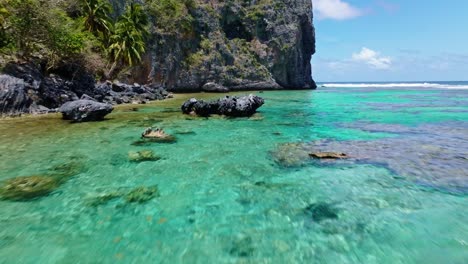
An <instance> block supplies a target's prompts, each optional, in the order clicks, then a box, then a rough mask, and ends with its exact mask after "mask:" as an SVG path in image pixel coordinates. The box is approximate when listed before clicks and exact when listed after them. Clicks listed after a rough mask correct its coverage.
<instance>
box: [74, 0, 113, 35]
mask: <svg viewBox="0 0 468 264" xmlns="http://www.w3.org/2000/svg"><path fill="white" fill-rule="evenodd" d="M81 1H82V12H83V20H84V27H85V29H87V30H88V31H90V32H92V33H93V34H94V35H95V36H97V37H102V38H103V40H104V41H107V40H108V38H109V36H110V34H111V31H112V19H111V17H110V14H111V11H112V7H111V5H110V4H109V2H108V1H106V0H81Z"/></svg>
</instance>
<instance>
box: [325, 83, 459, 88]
mask: <svg viewBox="0 0 468 264" xmlns="http://www.w3.org/2000/svg"><path fill="white" fill-rule="evenodd" d="M320 86H321V87H327V88H335V87H336V88H435V89H468V83H463V84H457V83H454V84H448V83H446V84H441V83H324V84H321V85H320Z"/></svg>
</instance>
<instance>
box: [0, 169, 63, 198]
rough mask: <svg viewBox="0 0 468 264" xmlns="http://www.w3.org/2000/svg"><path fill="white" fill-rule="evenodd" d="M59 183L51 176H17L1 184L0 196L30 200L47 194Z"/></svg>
mask: <svg viewBox="0 0 468 264" xmlns="http://www.w3.org/2000/svg"><path fill="white" fill-rule="evenodd" d="M59 185H60V184H59V182H58V181H57V180H56V179H55V178H54V177H51V176H43V175H37V176H27V177H17V178H13V179H8V180H6V181H5V182H3V184H1V186H0V197H1V198H2V199H5V200H13V201H22V200H31V199H35V198H39V197H42V196H46V195H48V194H49V193H51V192H52V191H54V190H55V189H56V188H57V187H58V186H59Z"/></svg>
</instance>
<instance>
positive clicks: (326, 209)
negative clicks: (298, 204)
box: [304, 202, 338, 222]
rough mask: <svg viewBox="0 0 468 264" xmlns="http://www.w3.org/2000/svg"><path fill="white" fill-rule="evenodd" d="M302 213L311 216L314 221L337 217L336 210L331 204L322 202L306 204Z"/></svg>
mask: <svg viewBox="0 0 468 264" xmlns="http://www.w3.org/2000/svg"><path fill="white" fill-rule="evenodd" d="M304 213H305V214H306V215H308V216H310V217H312V219H313V220H314V221H315V222H321V221H323V220H327V219H337V218H338V210H336V209H335V208H334V207H333V206H332V205H331V204H328V203H323V202H319V203H314V204H311V205H309V206H307V207H306V208H305V209H304Z"/></svg>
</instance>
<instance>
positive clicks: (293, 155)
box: [272, 143, 310, 167]
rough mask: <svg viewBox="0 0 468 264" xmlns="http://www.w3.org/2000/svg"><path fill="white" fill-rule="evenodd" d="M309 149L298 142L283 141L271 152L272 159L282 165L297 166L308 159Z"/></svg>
mask: <svg viewBox="0 0 468 264" xmlns="http://www.w3.org/2000/svg"><path fill="white" fill-rule="evenodd" d="M309 153H310V152H309V150H308V149H307V148H304V146H303V145H302V144H300V143H285V144H281V145H279V146H278V147H277V148H276V150H274V151H273V152H272V156H273V160H274V161H275V162H276V163H277V164H278V165H280V166H282V167H297V166H302V165H305V164H306V163H307V162H308V161H309V159H310V158H309Z"/></svg>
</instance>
